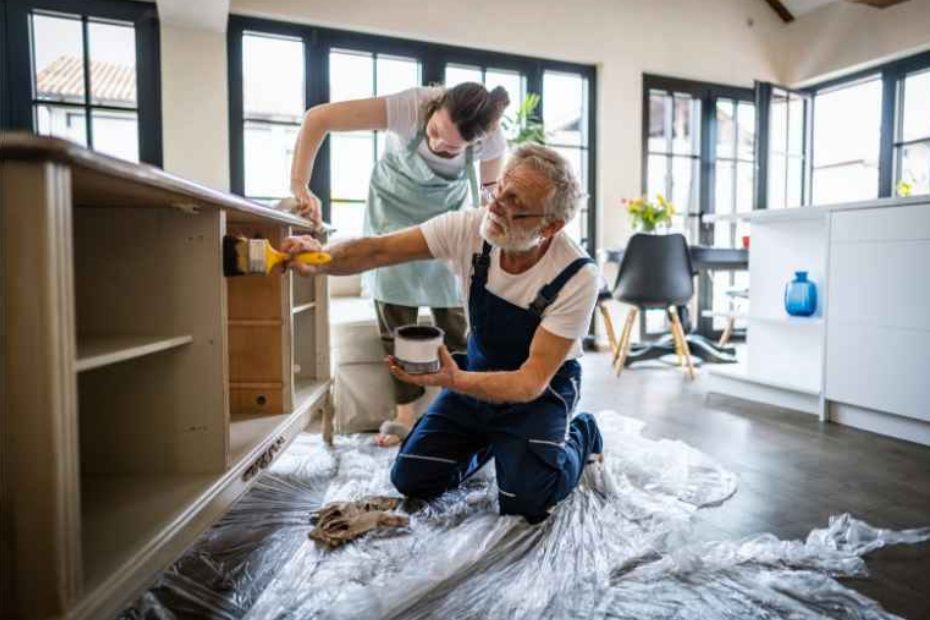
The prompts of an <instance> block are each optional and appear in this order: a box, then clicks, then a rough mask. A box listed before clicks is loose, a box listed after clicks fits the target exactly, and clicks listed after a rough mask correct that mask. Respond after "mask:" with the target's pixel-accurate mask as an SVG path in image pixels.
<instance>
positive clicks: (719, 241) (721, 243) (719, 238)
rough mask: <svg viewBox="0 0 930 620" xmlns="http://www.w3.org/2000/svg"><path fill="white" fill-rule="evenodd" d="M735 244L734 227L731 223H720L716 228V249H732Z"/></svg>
mask: <svg viewBox="0 0 930 620" xmlns="http://www.w3.org/2000/svg"><path fill="white" fill-rule="evenodd" d="M733 244H734V241H733V226H732V225H731V224H730V223H729V222H718V223H717V224H716V225H715V226H714V247H715V248H732V247H733Z"/></svg>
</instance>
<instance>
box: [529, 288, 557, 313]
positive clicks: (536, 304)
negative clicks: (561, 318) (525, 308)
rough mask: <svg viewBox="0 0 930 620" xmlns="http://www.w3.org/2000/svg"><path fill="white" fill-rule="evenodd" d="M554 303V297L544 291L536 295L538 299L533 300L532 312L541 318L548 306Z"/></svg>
mask: <svg viewBox="0 0 930 620" xmlns="http://www.w3.org/2000/svg"><path fill="white" fill-rule="evenodd" d="M551 303H552V299H550V298H548V297H546V296H545V295H543V293H542V291H540V292H539V294H538V295H536V299H534V300H533V303H531V304H530V308H529V309H530V312H532V313H534V314H536V315H537V316H539V317H540V318H541V317H542V315H543V312H545V311H546V308H548V307H549V304H551Z"/></svg>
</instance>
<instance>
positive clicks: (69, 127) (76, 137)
mask: <svg viewBox="0 0 930 620" xmlns="http://www.w3.org/2000/svg"><path fill="white" fill-rule="evenodd" d="M35 115H36V131H37V132H38V133H39V134H40V135H43V136H55V137H58V138H65V139H66V140H71V141H72V142H77V143H78V144H80V145H81V146H87V118H86V117H85V116H84V108H73V107H70V106H69V107H64V106H54V105H37V106H35Z"/></svg>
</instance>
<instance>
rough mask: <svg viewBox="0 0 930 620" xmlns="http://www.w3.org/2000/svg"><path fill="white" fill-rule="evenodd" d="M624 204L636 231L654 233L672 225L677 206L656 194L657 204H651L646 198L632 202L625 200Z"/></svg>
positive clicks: (634, 199)
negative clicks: (657, 229) (658, 229)
mask: <svg viewBox="0 0 930 620" xmlns="http://www.w3.org/2000/svg"><path fill="white" fill-rule="evenodd" d="M622 202H623V204H624V205H625V206H626V210H627V212H628V213H629V214H630V225H631V226H632V227H633V229H634V230H641V231H643V232H646V233H654V232H655V230H656V228H657V227H659V226H664V227H665V228H668V227H669V226H671V225H672V216H673V215H675V205H673V204H672V203H671V202H669V201H668V200H666V199H665V196H663V195H662V194H656V200H655V202H651V201H650V200H649V199H648V198H646V197H645V196H642V197H640V198H633V199H632V200H631V199H627V198H624V199H623V201H622Z"/></svg>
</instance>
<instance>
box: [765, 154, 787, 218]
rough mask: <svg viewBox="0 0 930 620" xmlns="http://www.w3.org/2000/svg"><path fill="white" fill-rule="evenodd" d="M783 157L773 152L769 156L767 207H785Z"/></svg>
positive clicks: (785, 172)
mask: <svg viewBox="0 0 930 620" xmlns="http://www.w3.org/2000/svg"><path fill="white" fill-rule="evenodd" d="M785 159H786V158H785V156H784V155H780V154H775V155H773V156H772V157H770V158H769V179H768V185H769V196H768V208H769V209H784V208H785V183H786V177H785V175H786V174H787V171H786V170H785Z"/></svg>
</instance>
